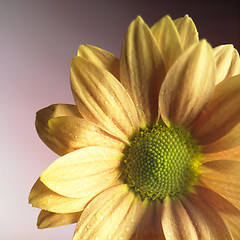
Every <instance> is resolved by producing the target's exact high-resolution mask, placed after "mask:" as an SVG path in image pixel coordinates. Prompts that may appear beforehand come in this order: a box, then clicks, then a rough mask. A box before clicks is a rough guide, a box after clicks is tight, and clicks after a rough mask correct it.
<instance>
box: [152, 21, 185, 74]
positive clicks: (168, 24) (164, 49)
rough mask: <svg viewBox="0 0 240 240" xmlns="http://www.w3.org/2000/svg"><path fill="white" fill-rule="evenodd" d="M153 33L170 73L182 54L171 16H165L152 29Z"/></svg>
mask: <svg viewBox="0 0 240 240" xmlns="http://www.w3.org/2000/svg"><path fill="white" fill-rule="evenodd" d="M151 31H152V33H153V35H154V38H155V39H156V41H157V43H158V46H159V48H160V51H161V54H162V58H163V62H164V65H165V67H166V71H168V70H169V69H170V68H171V66H172V65H173V64H174V62H175V61H176V60H177V59H178V57H179V56H180V55H181V54H182V47H181V40H180V36H179V34H178V30H177V27H176V26H175V24H174V22H173V20H172V19H171V18H170V16H165V17H163V18H161V19H160V20H159V21H158V22H157V23H155V24H154V25H153V26H152V27H151Z"/></svg>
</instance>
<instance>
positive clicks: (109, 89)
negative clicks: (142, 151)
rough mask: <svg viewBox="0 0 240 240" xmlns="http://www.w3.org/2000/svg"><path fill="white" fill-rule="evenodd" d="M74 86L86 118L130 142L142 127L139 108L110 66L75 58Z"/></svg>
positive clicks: (72, 73) (74, 91) (78, 102)
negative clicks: (103, 66)
mask: <svg viewBox="0 0 240 240" xmlns="http://www.w3.org/2000/svg"><path fill="white" fill-rule="evenodd" d="M71 86H72V91H73V95H74V98H75V101H76V104H77V106H78V109H79V111H80V112H81V114H82V115H83V117H84V118H85V119H87V120H89V121H92V122H94V123H95V124H97V125H99V126H101V127H102V128H103V129H105V130H106V131H108V132H110V133H111V134H113V135H114V136H116V137H119V138H121V139H123V140H125V141H127V138H128V136H131V135H132V134H133V132H134V131H135V130H136V129H137V128H138V126H139V122H138V117H137V112H136V107H135V105H134V103H133V102H132V100H131V98H130V96H129V95H128V93H127V92H126V90H125V89H124V87H123V86H122V85H121V84H120V82H119V81H118V80H117V79H116V78H115V77H114V76H113V75H112V74H111V73H109V72H108V71H107V70H106V69H103V68H101V67H99V66H97V65H95V64H93V63H91V62H89V61H88V60H86V59H85V58H82V57H75V59H74V60H73V62H72V68H71Z"/></svg>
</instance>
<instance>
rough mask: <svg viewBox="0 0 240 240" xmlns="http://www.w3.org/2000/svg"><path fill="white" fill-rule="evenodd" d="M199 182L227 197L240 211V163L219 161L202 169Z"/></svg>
mask: <svg viewBox="0 0 240 240" xmlns="http://www.w3.org/2000/svg"><path fill="white" fill-rule="evenodd" d="M200 171H201V174H200V176H199V182H200V184H202V185H203V186H205V187H207V188H210V189H212V190H213V191H215V192H216V193H218V194H220V195H222V196H223V197H225V198H226V199H227V200H228V201H229V202H231V203H233V204H234V205H235V206H236V207H238V208H239V209H240V175H239V172H240V162H239V161H233V160H218V161H211V162H207V163H204V164H203V165H202V166H201V167H200Z"/></svg>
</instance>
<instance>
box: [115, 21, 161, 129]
mask: <svg viewBox="0 0 240 240" xmlns="http://www.w3.org/2000/svg"><path fill="white" fill-rule="evenodd" d="M165 74H166V72H165V66H164V64H163V60H162V56H161V54H160V50H159V48H158V46H157V43H156V41H155V39H154V37H153V36H152V33H151V32H150V30H149V28H148V26H147V25H146V24H145V23H144V22H143V20H142V19H141V18H140V17H138V18H137V19H136V20H135V21H133V22H132V23H131V24H130V26H129V28H128V31H127V33H126V36H125V39H124V41H123V46H122V51H121V58H120V81H121V83H122V84H123V86H124V87H125V88H126V89H127V91H128V92H129V94H130V96H131V97H132V99H133V101H134V103H135V105H136V107H137V111H138V116H139V119H140V121H141V127H144V126H146V125H149V124H154V123H155V122H156V121H157V117H158V104H157V99H158V96H159V89H160V86H161V83H162V81H163V79H164V76H165Z"/></svg>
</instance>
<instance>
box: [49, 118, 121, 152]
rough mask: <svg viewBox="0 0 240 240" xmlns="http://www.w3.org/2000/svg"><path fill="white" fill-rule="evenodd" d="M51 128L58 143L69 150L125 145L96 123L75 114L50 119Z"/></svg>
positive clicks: (119, 147)
mask: <svg viewBox="0 0 240 240" xmlns="http://www.w3.org/2000/svg"><path fill="white" fill-rule="evenodd" d="M49 129H50V133H51V134H52V136H54V139H55V142H56V143H57V145H59V146H63V148H64V149H66V150H67V152H72V151H74V150H77V149H80V148H83V147H90V146H102V147H111V148H116V149H119V150H122V149H123V148H124V145H125V144H124V143H123V142H121V141H120V140H119V139H116V137H114V136H112V135H111V134H109V133H107V132H106V131H104V130H103V129H101V128H100V127H99V126H97V125H96V124H94V123H92V122H90V121H88V120H85V119H83V118H77V117H73V116H67V117H58V118H54V119H51V120H50V121H49Z"/></svg>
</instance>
